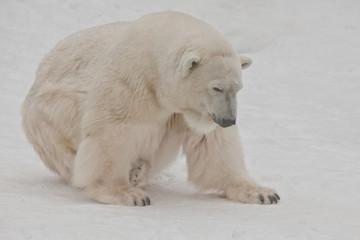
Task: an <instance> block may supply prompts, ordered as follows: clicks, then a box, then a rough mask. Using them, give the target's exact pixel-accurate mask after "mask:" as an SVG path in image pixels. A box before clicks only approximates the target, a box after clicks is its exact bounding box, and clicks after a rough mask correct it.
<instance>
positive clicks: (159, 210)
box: [0, 0, 360, 240]
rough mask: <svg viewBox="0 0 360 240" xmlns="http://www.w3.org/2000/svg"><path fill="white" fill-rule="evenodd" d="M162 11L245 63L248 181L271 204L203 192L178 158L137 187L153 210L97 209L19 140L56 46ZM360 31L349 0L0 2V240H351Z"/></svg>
mask: <svg viewBox="0 0 360 240" xmlns="http://www.w3.org/2000/svg"><path fill="white" fill-rule="evenodd" d="M164 10H176V11H183V12H186V13H189V14H191V15H193V16H196V17H199V18H201V19H203V20H205V21H206V22H208V23H210V24H212V25H213V26H215V27H217V28H218V29H219V30H220V31H221V32H222V33H223V34H224V35H225V36H226V37H227V38H228V39H229V40H230V41H231V42H232V43H233V44H234V46H235V47H236V49H237V50H238V51H239V52H242V53H247V55H248V56H250V57H252V58H253V60H254V64H253V66H252V67H250V68H249V69H248V70H246V71H245V72H244V85H245V87H244V89H243V90H242V91H241V92H240V93H239V96H238V100H239V102H238V105H239V109H238V125H239V128H240V133H241V136H242V142H243V145H244V151H245V154H246V162H247V166H248V169H249V171H250V173H251V175H252V176H253V177H254V178H255V179H257V180H258V181H259V182H260V183H262V184H264V185H266V186H270V187H273V188H275V189H276V190H277V191H278V192H279V193H280V196H281V202H280V204H278V205H272V206H262V205H243V204H238V203H234V202H230V201H227V200H225V199H222V198H220V197H218V196H216V195H211V194H203V193H199V192H197V191H195V190H194V188H193V187H192V186H191V185H189V184H188V183H187V182H186V166H185V161H184V158H180V159H179V160H178V161H177V162H176V163H175V164H174V165H173V166H172V167H171V168H170V169H168V170H167V171H166V172H165V173H164V174H163V175H161V176H160V177H159V178H157V179H156V180H155V181H153V182H152V183H151V184H150V185H148V186H147V187H146V189H147V191H148V192H149V195H150V197H151V201H152V205H151V206H149V207H145V208H141V207H132V208H131V207H123V206H110V205H103V204H97V203H93V202H91V201H89V200H87V199H86V198H85V197H84V196H83V195H82V194H81V192H79V191H77V190H76V189H73V188H71V187H69V186H67V185H66V184H65V183H64V182H63V181H61V180H60V179H59V178H58V177H57V176H55V175H53V174H52V173H51V172H50V171H48V170H47V169H46V168H45V167H44V166H43V164H42V163H41V161H40V160H39V158H38V157H37V155H36V154H35V153H34V151H33V150H32V148H31V146H30V145H29V144H28V143H27V141H26V139H25V136H24V134H23V133H22V130H21V128H20V122H21V117H20V114H19V111H20V105H21V102H22V101H23V99H24V97H25V95H26V93H27V91H28V90H29V88H30V86H31V85H32V82H33V80H34V74H35V70H36V68H37V65H38V63H39V61H40V59H41V58H42V57H43V55H44V54H45V53H46V52H48V51H49V50H50V48H51V47H53V46H54V45H55V43H56V42H57V41H59V40H60V39H62V38H64V37H66V36H67V35H69V34H71V33H72V32H75V31H78V30H80V29H83V28H88V27H91V26H95V25H100V24H104V23H108V22H114V21H124V20H126V21H129V20H134V19H136V18H138V17H140V16H142V15H145V14H147V13H151V12H156V11H164ZM359 23H360V2H359V1H356V0H354V1H351V0H347V1H345V0H344V1H342V0H338V1H335V0H332V1H330V0H329V1H325V0H324V1H321V0H303V1H286V0H242V1H238V0H228V1H224V0H211V1H205V0H204V1H194V0H182V1H168V0H158V1H146V0H122V1H119V0H106V1H95V0H76V1H70V0H61V1H60V0H48V1H45V0H43V1H40V0H32V1H20V0H18V1H11V0H7V1H6V0H0V76H1V79H0V106H1V112H0V154H1V155H0V169H1V171H0V239H167V240H168V239H175V240H183V239H267V240H269V239H360V187H359V184H360V107H359V103H360V25H359Z"/></svg>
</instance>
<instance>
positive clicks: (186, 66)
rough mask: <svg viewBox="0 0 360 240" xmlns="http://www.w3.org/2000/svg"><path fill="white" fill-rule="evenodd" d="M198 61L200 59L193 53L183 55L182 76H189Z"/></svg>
mask: <svg viewBox="0 0 360 240" xmlns="http://www.w3.org/2000/svg"><path fill="white" fill-rule="evenodd" d="M200 60H201V59H200V57H199V56H197V55H195V54H194V53H188V54H185V55H184V56H183V57H182V59H181V67H182V69H181V70H182V76H183V77H185V76H187V75H189V74H190V72H191V71H192V70H193V69H194V68H196V66H197V65H198V64H199V62H200Z"/></svg>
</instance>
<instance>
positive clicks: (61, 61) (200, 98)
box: [22, 12, 280, 206]
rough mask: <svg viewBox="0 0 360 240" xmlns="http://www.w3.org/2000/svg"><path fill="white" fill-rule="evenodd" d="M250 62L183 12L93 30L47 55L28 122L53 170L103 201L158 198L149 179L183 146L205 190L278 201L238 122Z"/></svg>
mask: <svg viewBox="0 0 360 240" xmlns="http://www.w3.org/2000/svg"><path fill="white" fill-rule="evenodd" d="M250 64H251V60H250V59H249V58H247V57H242V56H238V55H237V53H236V52H235V50H234V49H233V47H232V46H231V45H230V44H229V42H227V41H226V40H225V39H224V38H223V37H222V36H221V35H220V34H219V33H218V32H217V31H216V30H215V29H214V28H212V27H211V26H209V25H208V24H206V23H204V22H203V21H201V20H199V19H196V18H193V17H191V16H189V15H186V14H183V13H177V12H162V13H155V14H150V15H147V16H144V17H142V18H139V19H138V20H136V21H133V22H127V23H113V24H108V25H104V26H100V27H94V28H91V29H88V30H84V31H81V32H78V33H76V34H74V35H71V36H70V37H68V38H66V39H64V40H62V41H61V42H59V43H58V44H57V45H56V46H55V48H54V49H52V50H51V51H50V53H48V54H47V55H46V56H45V57H44V59H43V60H42V62H41V63H40V66H39V68H38V70H37V73H36V80H35V82H34V84H33V86H32V88H31V89H30V91H29V93H28V95H27V97H26V99H25V101H24V103H23V107H22V116H23V122H22V126H23V129H24V131H25V133H26V135H27V137H28V139H29V142H30V143H31V144H32V145H33V147H34V149H35V151H36V152H37V153H38V155H39V156H40V158H41V159H42V161H43V162H44V163H45V165H46V166H47V167H48V168H49V169H50V170H52V171H54V172H56V173H58V174H59V175H60V176H61V177H63V178H64V179H65V180H66V181H67V182H69V183H70V184H72V185H73V186H75V187H78V188H80V189H82V190H83V191H84V192H85V194H86V195H87V196H88V197H89V198H91V199H93V200H95V201H98V202H101V203H107V204H121V205H128V206H146V205H149V204H150V199H149V197H148V195H147V194H146V192H145V191H144V190H143V189H142V188H140V187H139V184H140V182H144V181H145V180H146V179H148V178H149V177H151V176H154V174H156V173H158V172H159V171H160V170H161V169H163V168H164V167H165V166H167V165H168V164H169V163H170V162H171V161H173V160H174V159H175V158H176V156H177V155H178V153H179V151H180V149H182V151H183V153H184V155H185V156H186V159H187V165H188V178H189V180H190V181H191V182H192V183H194V184H195V185H196V186H198V187H199V189H201V190H215V191H218V192H219V193H222V194H223V195H224V196H226V198H228V199H231V200H234V201H238V202H241V203H258V204H273V203H277V202H278V200H280V198H279V195H278V194H277V193H276V192H275V191H274V190H272V189H269V188H265V187H262V186H260V185H259V184H257V183H256V182H255V181H254V180H253V179H252V178H251V177H250V176H249V174H248V173H247V170H246V168H245V165H244V160H243V154H242V150H241V145H240V140H239V136H238V131H237V128H236V125H235V123H236V110H237V102H236V94H237V92H238V91H239V90H240V89H241V88H242V82H241V78H242V77H241V70H242V69H245V68H247V67H248V66H249V65H250Z"/></svg>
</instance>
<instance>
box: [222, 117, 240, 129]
mask: <svg viewBox="0 0 360 240" xmlns="http://www.w3.org/2000/svg"><path fill="white" fill-rule="evenodd" d="M235 123H236V119H221V123H220V124H219V125H220V126H221V127H223V128H226V127H230V126H232V125H235Z"/></svg>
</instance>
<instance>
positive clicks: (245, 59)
mask: <svg viewBox="0 0 360 240" xmlns="http://www.w3.org/2000/svg"><path fill="white" fill-rule="evenodd" d="M239 58H240V61H241V69H246V68H248V67H250V65H251V64H252V62H253V61H252V60H251V58H249V57H246V56H243V55H239Z"/></svg>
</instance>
